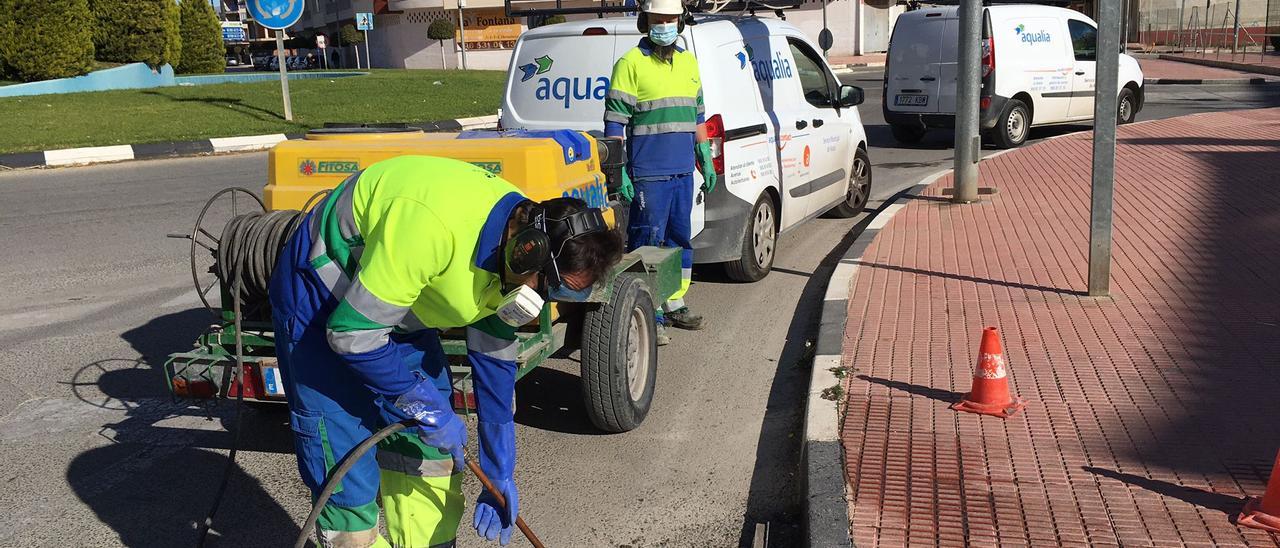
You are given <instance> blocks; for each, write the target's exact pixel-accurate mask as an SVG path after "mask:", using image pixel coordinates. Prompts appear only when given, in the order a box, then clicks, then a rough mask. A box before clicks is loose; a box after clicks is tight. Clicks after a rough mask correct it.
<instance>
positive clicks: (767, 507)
mask: <svg viewBox="0 0 1280 548" xmlns="http://www.w3.org/2000/svg"><path fill="white" fill-rule="evenodd" d="M889 202H892V200H888V201H886V203H889ZM877 213H878V210H877ZM872 218H874V213H872V214H864V217H863V218H862V219H860V220H859V221H858V223H857V224H855V225H854V226H853V227H852V228H850V229H849V231H848V232H847V233H846V234H845V235H844V237H842V238H841V239H840V241H839V242H838V243H836V245H835V246H834V247H832V249H831V251H830V252H828V253H827V255H826V256H825V257H823V259H822V261H821V262H819V263H818V266H817V267H816V268H815V269H814V271H813V273H812V274H811V275H808V281H807V282H806V283H805V286H804V289H803V290H801V293H800V298H799V299H798V301H797V303H796V311H795V314H794V315H792V317H791V322H790V324H789V325H788V326H787V340H786V343H785V344H784V345H783V347H782V353H781V354H780V355H779V356H778V360H777V371H776V373H775V374H774V377H773V382H772V384H771V387H770V389H769V398H768V400H767V403H766V406H765V415H764V421H763V423H762V424H761V426H760V436H759V438H758V440H757V442H756V448H757V449H756V463H755V469H754V470H753V472H752V474H751V487H750V490H749V491H748V495H747V511H746V514H745V516H744V517H743V523H742V532H741V534H740V536H739V539H738V542H739V546H751V545H752V541H753V539H754V537H755V534H756V528H757V527H760V526H762V524H768V535H767V538H768V546H770V547H783V546H799V545H802V544H803V543H804V527H803V519H802V517H803V515H804V512H805V506H804V498H803V495H804V491H805V490H804V483H805V475H804V462H803V454H804V415H805V405H806V401H807V396H808V389H809V373H810V371H811V370H812V368H813V354H814V350H815V346H814V340H813V339H814V337H816V335H817V332H818V326H819V321H820V320H821V316H822V305H823V302H824V301H823V296H824V294H825V293H826V290H827V282H829V281H830V280H831V274H832V272H833V271H834V270H835V267H836V265H837V264H839V262H840V259H841V258H842V257H843V256H844V254H845V251H847V250H848V249H849V247H850V246H852V245H853V242H854V240H855V239H857V237H858V235H859V234H862V231H863V230H865V229H866V227H867V225H868V224H869V223H870V222H871V219H872ZM817 222H820V221H817Z"/></svg>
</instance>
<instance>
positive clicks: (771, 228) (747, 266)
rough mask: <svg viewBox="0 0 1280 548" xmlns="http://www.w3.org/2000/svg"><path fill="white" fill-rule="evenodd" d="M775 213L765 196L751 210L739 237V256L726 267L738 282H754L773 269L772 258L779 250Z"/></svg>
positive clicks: (726, 271)
mask: <svg viewBox="0 0 1280 548" xmlns="http://www.w3.org/2000/svg"><path fill="white" fill-rule="evenodd" d="M777 218H778V215H777V212H775V211H774V208H773V200H772V199H770V198H769V195H768V194H761V195H760V199H759V200H756V205H755V207H753V208H751V220H750V222H748V223H747V230H746V234H743V236H742V256H741V257H739V258H738V260H736V261H733V262H729V263H725V273H726V274H728V275H729V278H730V279H732V280H734V281H738V282H756V281H760V280H762V279H764V277H765V276H767V275H769V271H770V270H772V269H773V256H774V254H775V253H774V252H775V251H777V247H778V222H777Z"/></svg>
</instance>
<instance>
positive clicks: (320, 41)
mask: <svg viewBox="0 0 1280 548" xmlns="http://www.w3.org/2000/svg"><path fill="white" fill-rule="evenodd" d="M316 47H317V48H320V49H324V48H327V47H329V44H327V43H325V38H324V35H323V34H317V35H316Z"/></svg>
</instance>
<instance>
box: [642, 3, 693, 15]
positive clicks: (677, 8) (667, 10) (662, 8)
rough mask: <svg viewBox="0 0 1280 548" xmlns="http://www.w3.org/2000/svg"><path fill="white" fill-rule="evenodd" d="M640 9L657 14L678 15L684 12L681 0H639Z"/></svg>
mask: <svg viewBox="0 0 1280 548" xmlns="http://www.w3.org/2000/svg"><path fill="white" fill-rule="evenodd" d="M640 11H643V12H646V13H656V14H659V15H680V14H682V13H684V4H682V3H681V0H641V2H640Z"/></svg>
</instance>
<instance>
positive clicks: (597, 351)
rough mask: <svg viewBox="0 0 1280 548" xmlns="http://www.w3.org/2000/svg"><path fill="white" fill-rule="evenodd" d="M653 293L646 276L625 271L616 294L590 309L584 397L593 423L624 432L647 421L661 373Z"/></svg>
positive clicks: (585, 323)
mask: <svg viewBox="0 0 1280 548" xmlns="http://www.w3.org/2000/svg"><path fill="white" fill-rule="evenodd" d="M656 333H657V332H656V326H655V325H654V306H653V295H652V293H650V291H649V288H648V287H647V286H646V285H645V283H644V280H643V279H641V278H640V277H638V276H636V275H634V274H622V275H620V276H618V278H617V279H616V280H614V282H613V298H612V299H610V301H609V302H608V303H606V304H604V305H602V306H599V307H596V308H594V309H591V310H588V311H587V313H586V317H585V318H584V321H583V329H582V398H583V400H585V402H586V408H587V415H588V416H590V417H591V422H592V424H595V425H596V427H597V428H600V429H601V430H604V431H606V432H626V431H628V430H632V429H634V428H636V427H637V426H640V423H642V422H644V417H645V415H647V414H648V413H649V404H650V403H652V402H653V388H654V383H655V381H656V380H657V377H658V346H657V344H656Z"/></svg>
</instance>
